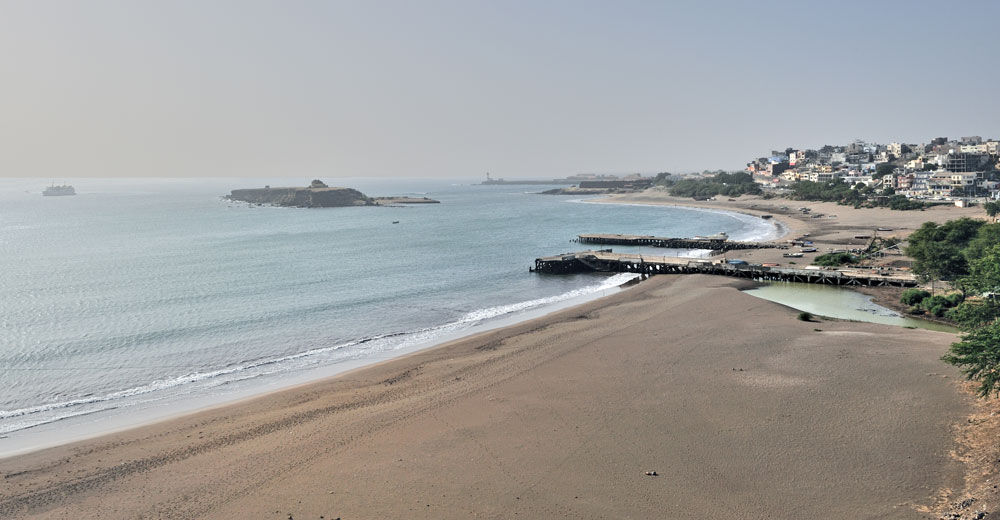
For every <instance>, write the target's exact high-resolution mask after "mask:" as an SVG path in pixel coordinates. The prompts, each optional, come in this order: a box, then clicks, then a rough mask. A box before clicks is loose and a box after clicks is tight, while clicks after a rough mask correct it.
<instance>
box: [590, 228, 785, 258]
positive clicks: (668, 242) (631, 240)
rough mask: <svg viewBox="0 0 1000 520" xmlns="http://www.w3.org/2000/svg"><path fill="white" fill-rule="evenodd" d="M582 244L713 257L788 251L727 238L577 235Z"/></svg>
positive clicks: (783, 245)
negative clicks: (698, 251)
mask: <svg viewBox="0 0 1000 520" xmlns="http://www.w3.org/2000/svg"><path fill="white" fill-rule="evenodd" d="M576 241H577V242H579V243H581V244H596V245H606V246H647V247H665V248H670V249H708V250H710V251H711V252H712V254H713V255H718V254H722V253H725V252H726V251H734V250H741V249H788V245H787V244H779V243H775V242H736V241H732V240H727V239H725V238H667V237H656V236H651V235H611V234H600V233H589V234H583V235H577V238H576Z"/></svg>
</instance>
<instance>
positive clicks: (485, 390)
mask: <svg viewBox="0 0 1000 520" xmlns="http://www.w3.org/2000/svg"><path fill="white" fill-rule="evenodd" d="M621 201H622V202H632V203H657V204H664V203H669V204H682V203H683V201H679V200H676V201H675V200H670V199H669V198H664V197H660V196H659V194H652V195H650V194H644V195H634V196H631V197H630V198H628V199H625V200H621ZM698 204H699V205H704V204H702V203H698ZM752 204H757V205H759V204H773V205H775V206H776V207H778V206H781V205H789V206H791V205H793V204H795V206H794V207H799V206H805V205H806V204H796V203H794V202H792V203H789V202H787V201H758V202H754V201H750V200H740V201H739V202H738V203H736V204H734V203H728V206H727V205H725V204H718V205H711V204H710V205H709V206H710V207H718V208H719V209H735V210H739V211H745V212H749V213H753V212H755V211H760V212H767V213H771V214H775V215H776V216H778V215H779V213H778V212H776V211H774V209H773V208H769V207H763V208H761V207H754V208H750V205H752ZM811 206H812V207H814V208H816V209H813V211H814V212H823V213H826V212H830V213H833V214H837V215H838V217H837V218H836V219H810V218H808V217H805V218H801V217H799V216H796V215H793V214H792V213H789V214H788V215H782V216H780V218H781V219H782V220H783V221H785V222H786V223H787V225H788V226H790V227H791V228H792V233H793V234H794V233H803V232H809V233H810V234H811V236H813V237H814V239H816V241H817V242H818V243H820V242H821V239H822V243H824V244H825V243H829V244H836V243H838V242H839V241H842V240H844V239H843V236H846V235H851V236H853V234H854V233H855V230H856V229H859V228H860V227H861V226H862V225H863V226H865V227H869V225H870V224H871V223H873V222H878V223H879V224H878V225H879V226H884V227H893V228H894V230H895V231H897V232H905V231H906V230H911V229H915V228H916V227H919V225H920V224H921V223H922V222H923V221H925V220H930V219H932V218H934V219H939V218H940V220H947V219H949V218H957V217H958V216H961V215H962V214H964V213H969V214H970V215H971V214H973V213H975V212H976V211H977V209H973V210H957V209H955V208H941V209H934V210H928V211H926V212H888V211H887V210H871V211H872V213H867V210H853V209H850V208H845V207H841V206H835V205H830V206H832V207H831V208H829V209H827V208H826V207H825V206H823V207H821V206H822V205H811ZM855 211H857V213H855ZM939 212H940V213H939ZM883 213H885V214H886V215H883ZM981 213H982V210H981V209H978V213H977V216H978V214H981ZM817 221H821V222H817ZM821 251H822V250H821ZM753 253H754V254H758V253H760V254H769V253H767V252H762V253H761V252H753ZM770 254H773V252H771V253H770ZM747 286H749V285H748V282H745V281H740V280H733V279H726V278H721V277H708V276H700V275H699V276H695V275H691V276H661V277H654V278H651V279H649V280H647V281H644V282H642V283H640V284H638V285H636V286H634V287H632V288H629V289H627V290H625V291H622V292H620V293H617V294H615V295H612V296H609V297H606V298H603V299H600V300H596V301H593V302H590V303H587V304H584V305H582V306H579V307H575V308H571V309H567V310H563V311H559V312H556V313H553V314H550V315H548V316H545V317H542V318H538V319H535V320H531V321H528V322H524V323H521V324H518V325H514V326H511V327H507V328H503V329H499V330H495V331H491V332H487V333H483V334H480V335H478V336H474V337H470V338H465V339H462V340H458V341H454V342H451V343H448V344H445V345H441V346H439V347H435V348H432V349H428V350H425V351H421V352H418V353H415V354H412V355H409V356H406V357H403V358H398V359H394V360H391V361H388V362H384V363H382V364H379V365H375V366H371V367H367V368H364V369H360V370H357V371H354V372H350V373H348V374H345V375H342V376H339V377H336V378H332V379H328V380H324V381H320V382H316V383H311V384H308V385H304V386H301V387H297V388H292V389H288V390H283V391H280V392H276V393H273V394H269V395H265V396H262V397H258V398H254V399H251V400H247V401H243V402H240V403H236V404H233V405H227V406H224V407H219V408H216V409H212V410H207V411H203V412H200V413H196V414H192V415H187V416H184V417H180V418H176V419H171V420H168V421H163V422H160V423H156V424H153V425H149V426H145V427H141V428H136V429H132V430H128V431H124V432H120V433H117V434H113V435H108V436H104V437H100V438H97V439H93V440H88V441H84V442H79V443H75V444H70V445H66V446H61V447H57V448H51V449H47V450H43V451H39V452H35V453H31V454H27V455H22V456H18V457H13V458H8V459H4V460H0V474H2V475H3V477H4V479H3V486H2V488H0V517H3V518H275V519H287V518H289V517H292V518H295V519H302V518H313V519H317V518H326V519H332V518H343V519H344V520H346V519H353V518H396V517H405V518H477V517H478V518H512V517H515V516H516V517H521V518H694V517H697V518H937V516H936V515H934V514H932V513H931V512H930V511H932V510H934V511H937V510H940V509H941V508H942V507H943V504H945V503H946V502H948V501H951V500H953V499H954V498H955V497H957V496H960V494H961V490H962V489H964V488H967V487H969V486H970V481H969V480H968V478H969V477H968V475H969V466H968V462H969V461H968V457H964V458H963V457H962V456H960V455H961V454H963V453H967V451H968V447H969V446H971V441H969V440H968V439H967V438H963V435H966V436H967V434H968V431H967V430H964V429H961V428H958V425H961V424H963V422H965V421H967V420H968V417H969V416H970V414H974V413H979V414H983V413H988V412H984V411H983V410H982V409H981V407H978V408H977V406H980V405H978V404H976V403H974V401H973V400H972V399H971V398H970V397H969V395H968V393H966V392H964V391H963V390H962V385H961V384H960V377H959V375H958V372H957V370H955V369H953V368H952V367H949V366H947V365H945V364H943V363H942V362H940V361H939V359H938V358H939V357H940V356H941V355H942V354H943V353H944V351H945V350H946V349H947V347H948V345H949V344H950V343H951V342H952V341H954V339H955V337H954V336H953V335H951V334H946V333H939V332H932V331H927V330H910V329H903V328H898V327H891V326H884V325H876V324H868V323H857V322H844V321H830V320H822V321H819V322H803V321H799V320H797V319H796V314H797V312H796V311H794V310H792V309H789V308H787V307H783V306H780V305H777V304H774V303H771V302H768V301H764V300H761V299H758V298H755V297H753V296H750V295H747V294H743V293H742V292H740V289H741V288H744V287H747ZM654 471H655V472H656V473H657V475H656V476H647V475H646V472H654Z"/></svg>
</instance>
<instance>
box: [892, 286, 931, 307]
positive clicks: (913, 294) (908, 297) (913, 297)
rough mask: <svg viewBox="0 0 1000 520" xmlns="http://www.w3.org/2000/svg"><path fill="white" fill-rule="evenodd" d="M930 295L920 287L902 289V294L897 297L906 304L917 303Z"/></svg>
mask: <svg viewBox="0 0 1000 520" xmlns="http://www.w3.org/2000/svg"><path fill="white" fill-rule="evenodd" d="M930 295H931V293H929V292H927V291H924V290H921V289H907V290H905V291H903V296H902V297H901V298H900V299H899V301H900V302H902V303H904V304H906V305H918V304H920V302H922V301H923V300H924V298H927V297H929V296H930Z"/></svg>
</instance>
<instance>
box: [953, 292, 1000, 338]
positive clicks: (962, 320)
mask: <svg viewBox="0 0 1000 520" xmlns="http://www.w3.org/2000/svg"><path fill="white" fill-rule="evenodd" d="M945 318H948V319H949V320H951V321H953V322H954V323H955V324H956V325H958V326H959V327H961V328H962V329H963V330H975V329H976V328H978V327H981V326H983V325H985V324H987V323H991V322H994V321H996V320H997V319H998V318H1000V302H997V300H995V299H993V298H970V299H967V300H965V301H963V302H962V303H961V304H959V305H957V306H955V307H954V308H953V309H950V310H948V311H947V312H946V313H945Z"/></svg>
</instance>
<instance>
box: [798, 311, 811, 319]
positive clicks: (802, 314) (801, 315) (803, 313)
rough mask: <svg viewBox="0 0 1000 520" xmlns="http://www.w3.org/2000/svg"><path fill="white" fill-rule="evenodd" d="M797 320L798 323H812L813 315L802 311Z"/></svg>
mask: <svg viewBox="0 0 1000 520" xmlns="http://www.w3.org/2000/svg"><path fill="white" fill-rule="evenodd" d="M798 318H799V321H812V320H813V315H812V313H810V312H805V311H802V312H800V313H799V316H798Z"/></svg>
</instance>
